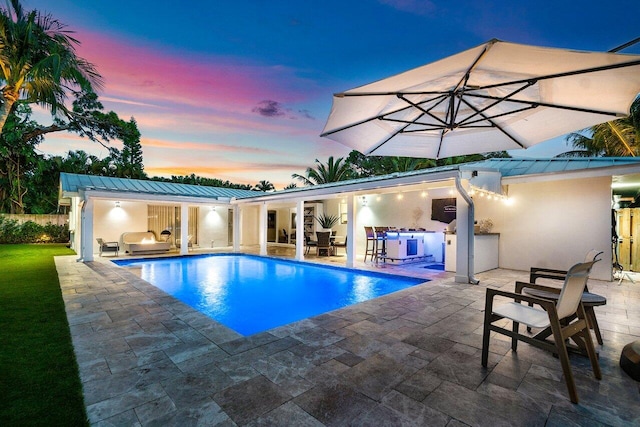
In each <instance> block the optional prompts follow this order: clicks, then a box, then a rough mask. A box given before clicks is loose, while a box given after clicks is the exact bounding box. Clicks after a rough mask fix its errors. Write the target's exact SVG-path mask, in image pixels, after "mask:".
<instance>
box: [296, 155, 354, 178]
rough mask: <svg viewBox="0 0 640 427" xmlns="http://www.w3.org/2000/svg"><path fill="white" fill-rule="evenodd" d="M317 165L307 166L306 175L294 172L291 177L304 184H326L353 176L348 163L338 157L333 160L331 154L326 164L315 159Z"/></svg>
mask: <svg viewBox="0 0 640 427" xmlns="http://www.w3.org/2000/svg"><path fill="white" fill-rule="evenodd" d="M316 163H317V166H316V168H315V169H313V168H307V170H306V172H305V173H306V175H307V176H303V175H299V174H297V173H294V174H293V175H291V177H292V178H294V179H297V180H300V181H302V182H303V183H304V185H317V184H326V183H328V182H338V181H346V180H348V179H351V178H352V176H353V173H352V170H351V167H350V165H349V164H348V163H347V162H344V159H343V158H342V157H339V158H338V159H337V160H336V161H335V162H334V161H333V156H330V157H329V160H328V161H327V164H326V165H324V164H323V163H321V162H320V160H318V159H316Z"/></svg>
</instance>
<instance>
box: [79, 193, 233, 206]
mask: <svg viewBox="0 0 640 427" xmlns="http://www.w3.org/2000/svg"><path fill="white" fill-rule="evenodd" d="M81 193H84V195H83V196H82V197H83V198H84V199H87V198H93V199H104V200H116V199H117V200H131V201H138V202H163V203H172V202H173V203H192V204H198V205H230V203H229V199H225V200H220V199H217V198H215V197H185V196H167V195H161V194H157V195H156V194H146V193H129V192H123V191H100V190H91V189H86V190H83V191H82V190H81Z"/></svg>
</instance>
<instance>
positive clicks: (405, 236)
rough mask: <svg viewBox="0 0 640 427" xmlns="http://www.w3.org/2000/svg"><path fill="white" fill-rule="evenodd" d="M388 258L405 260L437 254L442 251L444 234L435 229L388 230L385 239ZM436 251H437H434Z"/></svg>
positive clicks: (386, 257)
mask: <svg viewBox="0 0 640 427" xmlns="http://www.w3.org/2000/svg"><path fill="white" fill-rule="evenodd" d="M384 244H385V253H386V256H384V258H385V259H386V260H391V261H394V260H398V261H405V260H410V259H415V258H424V257H428V256H435V257H436V258H438V256H437V254H439V253H440V252H442V250H441V245H442V234H441V233H437V232H435V231H425V230H407V231H387V233H386V237H385V240H384ZM434 252H436V253H434Z"/></svg>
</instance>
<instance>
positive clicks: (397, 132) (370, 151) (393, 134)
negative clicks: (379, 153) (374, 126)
mask: <svg viewBox="0 0 640 427" xmlns="http://www.w3.org/2000/svg"><path fill="white" fill-rule="evenodd" d="M418 117H420V116H418ZM409 126H411V124H407V125H406V126H405V127H403V128H401V129H398V130H397V131H395V132H393V133H392V134H391V135H389V136H388V137H387V139H385V140H384V141H382V142H381V143H380V144H378V145H376V146H375V147H373V149H371V150H369V153H368V154H372V153H373V152H374V151H376V150H377V149H378V148H380V147H382V146H383V145H384V144H386V143H387V142H389V141H390V140H391V139H392V138H394V137H395V136H396V135H397V134H399V133H402V132H403V131H404V130H405V129H406V128H408V127H409Z"/></svg>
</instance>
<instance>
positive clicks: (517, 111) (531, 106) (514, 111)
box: [460, 105, 536, 129]
mask: <svg viewBox="0 0 640 427" xmlns="http://www.w3.org/2000/svg"><path fill="white" fill-rule="evenodd" d="M534 108H536V106H535V105H529V106H526V107H522V108H518V109H516V110H512V111H507V112H505V113H501V114H496V115H493V116H486V118H481V119H476V120H473V121H470V122H467V123H465V124H464V125H462V122H461V123H460V127H462V128H465V129H466V128H470V127H474V126H470V125H472V124H474V123H479V122H483V121H486V120H493V119H497V118H498V117H504V116H508V115H510V114H515V113H521V112H523V111H527V110H532V109H534ZM474 116H475V114H474ZM476 127H477V126H476ZM487 127H488V126H487Z"/></svg>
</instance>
